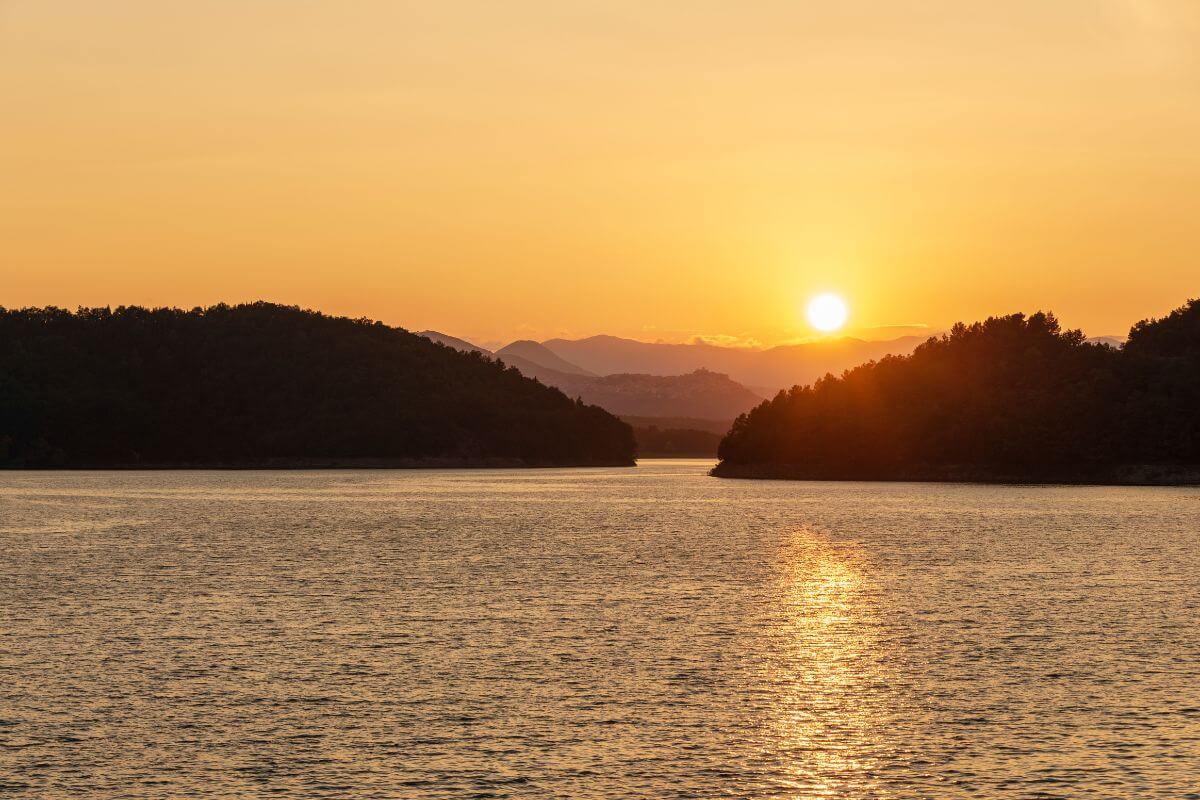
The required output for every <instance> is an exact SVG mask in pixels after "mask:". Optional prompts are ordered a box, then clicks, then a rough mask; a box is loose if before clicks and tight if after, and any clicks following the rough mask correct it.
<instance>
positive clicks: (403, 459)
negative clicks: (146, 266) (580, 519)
mask: <svg viewBox="0 0 1200 800" xmlns="http://www.w3.org/2000/svg"><path fill="white" fill-rule="evenodd" d="M633 456H634V440H633V433H632V430H631V429H630V427H629V426H628V425H626V424H625V423H623V422H621V421H620V420H618V419H617V418H616V417H614V416H613V415H611V414H610V413H608V412H607V411H604V410H602V409H600V408H597V407H596V406H589V405H585V404H583V403H580V402H578V401H576V400H573V399H569V398H567V397H566V396H565V395H564V394H563V393H562V392H561V391H559V390H558V389H554V388H552V387H547V386H545V385H542V384H540V383H538V382H537V381H534V380H530V379H528V378H526V377H524V376H522V375H521V373H520V372H519V371H518V370H516V369H510V368H506V367H504V366H503V365H501V364H499V363H497V362H494V361H492V360H491V359H490V358H488V357H487V356H486V355H484V354H483V353H479V352H459V351H458V350H457V349H455V348H452V347H450V346H444V345H440V344H436V343H434V342H432V341H430V340H429V339H428V338H425V337H421V336H416V335H414V334H411V333H409V332H407V331H405V330H403V329H400V328H392V327H389V326H386V325H384V324H382V323H378V322H370V321H367V320H353V319H346V318H344V317H330V316H326V315H324V314H320V313H317V312H312V311H303V310H301V309H299V308H296V307H293V306H280V305H274V304H270V303H252V304H248V305H239V306H227V305H216V306H212V307H210V308H205V309H194V310H192V311H181V310H178V309H170V308H158V309H153V310H151V309H145V308H138V307H121V308H118V309H116V310H110V309H107V308H91V309H88V308H84V309H79V311H77V312H75V313H71V312H68V311H64V310H61V309H57V308H44V309H23V310H4V309H0V465H3V466H8V467H144V466H420V465H433V466H455V465H457V466H463V465H468V466H469V465H496V466H499V465H511V466H523V465H525V466H531V465H541V466H566V465H583V464H588V465H629V464H632V463H633Z"/></svg>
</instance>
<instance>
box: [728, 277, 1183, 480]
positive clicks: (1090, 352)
mask: <svg viewBox="0 0 1200 800" xmlns="http://www.w3.org/2000/svg"><path fill="white" fill-rule="evenodd" d="M719 455H720V458H721V459H722V464H721V465H720V467H718V469H717V474H749V473H750V472H752V471H753V470H751V469H747V468H749V467H754V466H758V467H760V468H762V469H761V474H764V475H770V474H772V473H774V474H778V475H779V476H791V477H861V478H885V479H886V478H906V477H911V478H923V477H955V476H958V477H966V478H973V479H975V478H978V479H986V478H988V477H989V476H995V477H1014V478H1020V479H1038V478H1047V479H1076V478H1078V479H1091V478H1103V477H1104V476H1106V475H1109V474H1112V471H1113V470H1114V469H1116V468H1119V467H1124V466H1128V465H1135V464H1157V465H1181V466H1195V465H1197V464H1200V302H1197V301H1195V300H1193V301H1191V302H1190V303H1188V305H1186V306H1185V307H1183V308H1181V309H1179V310H1177V311H1175V312H1174V313H1172V314H1171V315H1170V316H1168V317H1166V318H1165V319H1162V320H1157V321H1151V322H1140V323H1138V324H1137V325H1135V326H1134V327H1133V330H1132V331H1131V332H1130V337H1129V342H1128V344H1127V345H1126V346H1125V347H1124V348H1123V349H1115V348H1113V347H1109V346H1107V345H1100V344H1089V343H1088V342H1086V341H1085V339H1084V336H1083V334H1082V333H1081V332H1079V331H1077V330H1075V331H1063V330H1062V329H1061V328H1060V326H1059V323H1058V321H1057V320H1056V319H1055V318H1054V316H1053V315H1050V314H1043V313H1038V314H1034V315H1032V316H1030V317H1026V316H1025V315H1023V314H1014V315H1012V316H1007V317H999V318H992V319H988V320H987V321H986V322H982V323H975V324H973V325H964V324H962V323H959V324H958V325H955V326H954V328H953V330H952V331H951V332H950V333H949V334H948V335H945V336H942V337H940V338H934V339H930V340H929V341H927V342H926V343H925V344H923V345H921V346H920V347H918V348H917V350H916V351H915V352H914V353H913V354H912V355H911V356H906V357H887V358H884V359H883V360H881V361H877V362H874V361H873V362H870V363H867V364H864V365H862V366H860V367H857V368H855V369H852V370H849V371H847V372H845V373H843V375H842V376H841V377H833V376H826V377H825V378H823V379H821V380H819V381H817V382H816V383H815V384H813V385H811V386H805V387H799V386H797V387H795V388H793V389H791V390H790V391H787V392H781V393H779V395H777V396H776V397H775V398H774V399H772V400H769V401H767V402H765V403H763V404H762V405H760V406H758V407H757V408H755V409H753V410H752V411H751V412H749V413H748V414H744V415H742V416H741V417H739V418H738V419H737V420H736V421H735V423H734V425H733V428H732V429H731V430H730V432H729V434H728V435H727V436H726V437H725V439H724V440H723V441H722V442H721V446H720V450H719Z"/></svg>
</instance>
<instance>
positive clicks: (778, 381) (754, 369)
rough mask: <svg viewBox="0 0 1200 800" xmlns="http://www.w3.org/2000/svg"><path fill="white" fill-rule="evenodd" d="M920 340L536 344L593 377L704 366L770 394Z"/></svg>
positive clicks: (905, 349)
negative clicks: (753, 345) (760, 345)
mask: <svg viewBox="0 0 1200 800" xmlns="http://www.w3.org/2000/svg"><path fill="white" fill-rule="evenodd" d="M923 341H924V338H923V337H920V336H904V337H900V338H897V339H890V340H887V341H879V342H870V341H863V340H861V339H851V338H838V339H821V340H818V341H814V342H808V343H804V344H793V345H780V346H778V347H771V348H767V349H765V350H752V349H749V348H738V347H721V346H718V345H713V344H708V343H703V342H700V343H694V344H664V343H658V342H639V341H635V340H633V339H622V338H620V337H617V336H603V335H602V336H590V337H588V338H586V339H574V340H572V339H550V340H547V341H545V342H543V343H542V344H544V345H545V346H546V348H547V349H549V350H551V351H552V352H554V353H555V354H557V355H558V356H560V357H561V358H563V359H566V360H567V361H569V362H571V363H572V364H577V365H578V366H580V367H582V368H583V369H586V370H588V371H590V372H594V373H596V374H597V375H611V374H614V373H640V374H648V375H681V374H685V373H689V372H693V371H695V370H697V369H708V370H713V371H715V372H720V373H724V374H726V375H728V376H729V377H730V378H731V379H732V380H734V381H737V382H738V383H740V384H742V385H743V386H747V387H754V388H755V390H757V391H759V392H760V393H762V394H774V393H775V392H776V391H778V390H779V389H782V388H784V387H787V386H792V385H795V384H797V383H808V382H811V381H813V380H816V379H817V378H819V377H821V376H823V375H825V374H827V373H834V374H838V373H841V372H842V371H843V370H846V369H849V368H851V367H853V366H856V365H858V364H861V363H863V362H865V361H871V360H874V359H879V358H882V357H883V356H885V355H906V354H908V353H910V352H912V350H913V349H914V348H915V347H916V346H917V345H918V344H920V343H921V342H923Z"/></svg>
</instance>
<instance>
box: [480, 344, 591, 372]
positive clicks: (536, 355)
mask: <svg viewBox="0 0 1200 800" xmlns="http://www.w3.org/2000/svg"><path fill="white" fill-rule="evenodd" d="M495 355H496V357H497V358H500V359H503V360H505V361H509V360H511V359H512V358H513V357H516V358H519V359H522V360H523V361H526V362H530V363H533V364H537V365H538V366H540V367H544V368H546V369H551V370H554V371H555V372H561V373H564V374H567V375H589V376H594V375H595V373H594V372H588V371H587V370H586V369H582V368H581V367H577V366H575V365H574V364H572V363H571V362H569V361H567V360H566V359H564V358H562V357H560V356H558V355H556V354H555V353H554V352H553V351H552V350H550V349H549V348H547V347H545V346H543V345H540V344H538V343H537V342H532V341H529V340H528V339H522V340H521V341H517V342H513V343H512V344H510V345H506V346H504V347H501V348H500V349H499V350H497V351H496V353H495Z"/></svg>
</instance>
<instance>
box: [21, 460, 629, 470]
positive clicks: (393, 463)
mask: <svg viewBox="0 0 1200 800" xmlns="http://www.w3.org/2000/svg"><path fill="white" fill-rule="evenodd" d="M634 466H637V463H636V462H635V461H531V460H528V459H522V458H504V457H492V458H264V459H255V460H248V461H217V462H213V461H164V462H147V463H132V464H112V463H105V462H96V463H90V462H77V463H70V464H56V465H53V466H49V465H47V466H0V471H3V472H138V471H146V472H159V471H167V470H195V471H213V472H238V471H253V470H264V471H269V470H280V471H283V470H343V469H344V470H355V469H380V470H384V469H388V470H399V469H579V468H586V467H634Z"/></svg>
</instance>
